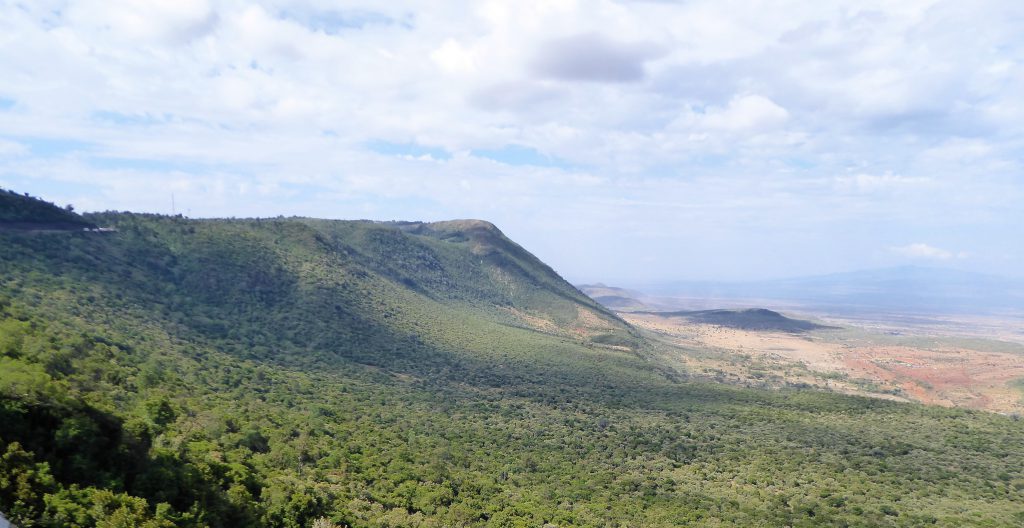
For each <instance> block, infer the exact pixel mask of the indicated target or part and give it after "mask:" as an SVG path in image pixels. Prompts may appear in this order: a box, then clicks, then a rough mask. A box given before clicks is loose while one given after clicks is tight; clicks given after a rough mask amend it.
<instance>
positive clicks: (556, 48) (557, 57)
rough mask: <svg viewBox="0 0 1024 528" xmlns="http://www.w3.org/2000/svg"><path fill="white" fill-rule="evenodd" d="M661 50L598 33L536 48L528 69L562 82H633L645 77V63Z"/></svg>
mask: <svg viewBox="0 0 1024 528" xmlns="http://www.w3.org/2000/svg"><path fill="white" fill-rule="evenodd" d="M663 53H664V52H663V50H662V49H661V48H660V47H658V46H656V45H654V44H651V43H647V42H617V41H614V40H612V39H610V38H608V37H606V36H604V35H601V34H600V33H587V34H583V35H574V36H571V37H565V38H557V39H551V40H548V41H546V42H544V43H543V44H541V46H540V48H539V49H538V50H537V52H536V55H535V56H534V58H533V61H532V62H531V65H530V67H531V70H532V71H533V73H534V74H536V75H537V76H540V77H544V78H549V79H558V80H563V81H595V82H632V81H639V80H641V79H643V78H644V75H645V71H644V63H645V62H647V61H649V60H651V59H654V58H656V57H658V56H660V55H662V54H663Z"/></svg>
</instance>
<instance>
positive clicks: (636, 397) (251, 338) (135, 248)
mask: <svg viewBox="0 0 1024 528" xmlns="http://www.w3.org/2000/svg"><path fill="white" fill-rule="evenodd" d="M5 214H12V213H10V212H8V213H5ZM82 218H83V219H84V221H86V222H90V223H94V224H96V225H102V226H110V227H111V228H116V229H117V231H116V232H110V233H106V234H104V235H97V234H95V233H90V232H82V231H81V230H77V231H49V230H46V231H41V232H37V231H11V230H8V231H2V232H0V270H2V271H3V273H2V274H0V424H3V426H2V427H0V511H3V512H4V514H5V515H6V516H7V517H8V518H9V519H11V520H12V521H14V522H16V523H18V524H19V525H22V526H46V527H86V526H89V527H91V526H145V527H146V528H162V527H171V526H185V527H204V526H209V527H234V526H267V527H285V528H299V527H302V528H306V527H309V526H312V525H313V523H314V521H316V520H318V519H322V520H324V521H330V522H333V523H335V524H337V525H339V526H352V527H364V526H366V527H382V528H383V527H395V526H419V527H436V528H440V527H443V526H499V527H514V526H544V525H554V526H645V527H646V526H652V527H659V526H755V525H757V526H812V525H822V526H838V525H845V526H963V525H970V524H980V525H991V526H1011V525H1013V524H1014V523H1019V522H1020V520H1021V519H1024V509H1022V508H1021V506H1020V505H1021V504H1022V503H1024V495H1022V493H1024V447H1022V446H1021V444H1020V442H1019V441H1018V440H1019V438H1020V437H1021V435H1022V434H1024V429H1022V424H1021V422H1020V421H1015V420H1012V419H1010V418H1008V417H1002V416H996V415H991V414H984V413H976V412H969V411H962V410H953V409H941V408H931V407H923V406H915V405H900V404H895V403H892V402H886V401H879V400H871V399H865V398H853V397H846V396H840V395H836V394H828V393H822V392H814V391H804V390H779V391H768V390H752V389H742V388H738V387H734V386H727V385H718V384H712V383H706V382H696V381H690V379H691V376H690V375H689V374H688V373H687V372H682V371H679V370H676V369H675V368H673V367H672V366H670V365H669V364H667V363H663V362H661V360H660V359H659V358H663V357H665V356H666V355H670V354H673V353H674V349H672V348H671V347H670V346H669V345H667V344H666V343H663V342H655V341H648V340H645V339H643V338H641V337H639V335H638V334H637V333H636V332H635V331H634V329H633V328H632V327H630V326H629V325H627V324H625V323H624V322H623V321H621V320H620V319H619V318H618V317H616V316H615V315H614V314H612V313H610V312H609V311H607V310H606V309H604V308H602V307H601V306H600V305H598V304H597V303H595V302H594V301H592V300H590V299H588V298H586V297H585V296H583V295H582V294H581V293H580V292H579V291H577V290H576V289H575V288H573V287H572V286H571V285H569V284H567V283H565V281H563V280H562V279H561V278H560V277H559V276H558V275H557V274H556V273H555V272H554V271H553V270H551V268H549V267H548V266H546V265H544V264H543V263H542V262H540V261H539V260H537V259H536V258H535V257H534V256H532V255H531V254H530V253H529V252H527V251H526V250H525V249H523V248H522V247H520V246H518V245H517V244H515V243H514V242H512V241H510V240H508V239H507V238H506V237H505V236H504V235H502V234H501V232H500V231H499V230H498V229H497V228H495V227H494V226H493V225H491V224H489V223H486V222H482V221H476V220H459V221H453V222H439V223H417V222H396V223H377V222H365V221H335V220H315V219H305V218H288V219H286V218H278V219H248V220H190V219H185V218H181V217H167V216H158V215H143V214H130V213H102V214H90V215H85V216H83V217H82ZM766 489H767V490H770V492H768V493H766V491H765V490H766ZM320 525H321V526H322V525H323V522H321V523H320Z"/></svg>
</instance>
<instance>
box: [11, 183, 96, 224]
mask: <svg viewBox="0 0 1024 528" xmlns="http://www.w3.org/2000/svg"><path fill="white" fill-rule="evenodd" d="M94 227H96V226H95V225H93V224H91V223H90V222H88V221H86V220H84V219H82V217H81V216H79V215H76V214H75V213H74V212H72V211H71V210H70V209H63V208H60V207H57V206H56V205H54V204H52V203H50V202H45V201H43V200H40V199H38V198H34V197H31V196H29V195H28V194H18V193H16V192H14V191H8V190H5V189H0V229H53V230H69V229H83V228H94Z"/></svg>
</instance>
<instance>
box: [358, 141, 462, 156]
mask: <svg viewBox="0 0 1024 528" xmlns="http://www.w3.org/2000/svg"><path fill="white" fill-rule="evenodd" d="M366 148H368V149H370V150H372V151H373V152H376V153H377V154H384V155H385V156H412V157H414V158H419V157H422V156H430V157H432V158H434V159H439V160H447V159H451V157H452V155H451V153H450V152H448V151H447V150H444V149H443V148H439V147H428V146H425V145H420V144H417V143H392V142H390V141H383V140H379V139H377V140H373V141H370V142H367V143H366Z"/></svg>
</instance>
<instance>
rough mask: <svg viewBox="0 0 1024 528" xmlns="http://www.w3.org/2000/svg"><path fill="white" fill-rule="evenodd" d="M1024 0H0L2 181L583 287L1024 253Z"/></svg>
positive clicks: (23, 188) (980, 266)
mask: <svg viewBox="0 0 1024 528" xmlns="http://www.w3.org/2000/svg"><path fill="white" fill-rule="evenodd" d="M1021 28H1024V2H1020V1H1018V0H1004V1H985V0H978V1H971V2H963V1H959V0H957V1H934V0H898V1H897V0H893V1H874V0H858V1H850V2H844V1H840V2H836V1H827V0H801V1H782V0H780V1H772V2H768V1H757V0H748V1H742V2H740V1H731V0H708V1H705V0H692V1H681V2H670V1H637V0H620V1H610V0H594V1H586V2H584V1H579V2H577V1H568V0H565V1H563V0H550V1H534V0H516V1H489V0H478V1H471V2H439V1H424V2H417V1H406V0H393V1H389V2H355V1H334V2H328V1H321V0H304V1H283V0H266V1H262V2H241V1H230V0H228V1H223V2H221V1H216V0H146V1H127V0H99V1H90V0H79V1H74V2H64V1H50V0H32V1H31V2H28V1H24V2H22V1H14V2H11V1H5V0H0V187H4V188H8V189H14V190H16V191H19V192H29V193H31V194H33V195H37V196H41V197H43V198H46V199H48V200H50V201H54V202H57V203H59V204H62V205H63V204H68V203H70V204H73V205H74V206H75V207H76V209H77V210H79V211H95V210H132V211H146V212H158V213H171V212H172V195H173V204H174V212H176V213H182V214H185V215H187V216H190V217H197V218H199V217H230V216H236V217H251V216H263V217H265V216H277V215H286V216H288V215H301V216H315V217H324V218H344V219H376V220H391V219H405V220H442V219H451V218H483V219H487V220H490V221H492V222H494V223H495V224H496V225H498V226H499V227H500V228H501V229H502V230H503V231H504V232H505V233H506V234H507V235H509V236H510V237H511V238H513V239H514V240H516V241H517V242H519V243H520V244H521V245H523V246H524V247H526V248H527V249H528V250H530V251H532V252H534V253H535V254H536V255H538V256H539V257H540V258H541V259H543V260H545V261H546V262H548V263H549V264H551V265H552V266H553V267H554V268H555V269H556V270H557V271H559V272H560V273H561V274H562V275H563V276H565V277H566V278H567V279H569V280H572V281H575V282H593V281H604V282H606V283H636V282H650V281H658V280H737V279H764V278H774V277H789V276H799V275H810V274H820V273H831V272H841V271H850V270H857V269H870V268H879V267H888V266H902V265H926V266H938V267H949V268H957V269H964V270H971V271H979V272H985V273H993V274H1002V275H1009V276H1021V275H1024V229H1022V226H1024V170H1022V164H1024V32H1022V31H1021Z"/></svg>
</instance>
